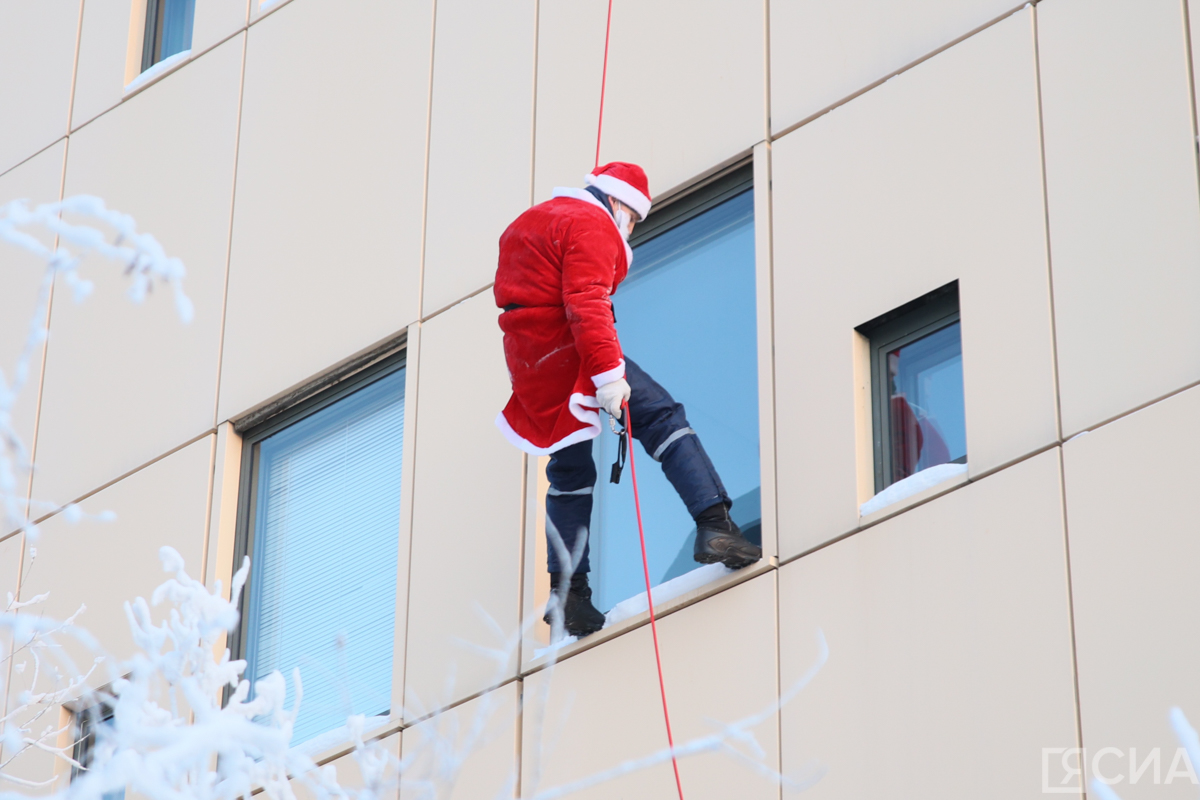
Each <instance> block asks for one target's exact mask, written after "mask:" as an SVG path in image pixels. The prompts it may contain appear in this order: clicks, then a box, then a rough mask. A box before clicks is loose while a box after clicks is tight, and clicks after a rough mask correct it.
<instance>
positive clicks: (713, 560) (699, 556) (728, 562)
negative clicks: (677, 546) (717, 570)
mask: <svg viewBox="0 0 1200 800" xmlns="http://www.w3.org/2000/svg"><path fill="white" fill-rule="evenodd" d="M693 559H694V560H695V561H697V562H698V563H700V564H724V565H725V566H727V567H729V568H730V569H745V568H746V567H748V566H750V565H751V564H753V563H755V562H756V561H761V560H762V556H761V555H760V556H759V557H758V558H736V557H734V556H725V557H724V558H722V557H721V555H720V554H718V553H696V554H695V555H694V556H693Z"/></svg>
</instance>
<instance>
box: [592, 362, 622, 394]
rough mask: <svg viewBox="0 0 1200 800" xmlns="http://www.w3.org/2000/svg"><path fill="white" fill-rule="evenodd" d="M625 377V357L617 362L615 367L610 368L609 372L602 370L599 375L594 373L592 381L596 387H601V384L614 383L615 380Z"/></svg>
mask: <svg viewBox="0 0 1200 800" xmlns="http://www.w3.org/2000/svg"><path fill="white" fill-rule="evenodd" d="M624 377H625V359H623V358H622V359H621V363H620V364H617V365H616V366H615V367H613V368H612V369H610V370H608V371H607V372H601V373H600V374H599V375H593V376H592V383H594V384H595V385H596V388H597V389H599V388H600V387H601V386H603V385H604V384H606V383H612V382H613V381H618V380H620V379H621V378H624Z"/></svg>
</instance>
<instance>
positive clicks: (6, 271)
mask: <svg viewBox="0 0 1200 800" xmlns="http://www.w3.org/2000/svg"><path fill="white" fill-rule="evenodd" d="M65 151H66V143H65V142H64V143H61V144H58V145H55V146H54V147H51V148H48V149H46V150H44V151H43V152H41V153H38V154H37V155H36V156H34V157H33V158H31V159H29V160H28V161H26V162H24V163H23V164H21V165H20V166H18V167H16V168H15V169H12V170H9V171H8V172H6V173H4V174H3V175H0V204H5V203H8V202H9V201H11V200H18V199H22V198H24V199H26V200H28V201H29V203H30V205H31V206H36V205H40V204H41V203H53V202H55V201H57V200H58V198H59V192H60V191H61V188H62V171H63V154H64V153H65ZM23 230H24V232H26V233H29V234H32V235H34V236H36V237H37V238H38V239H39V240H40V241H41V242H42V243H43V244H45V245H46V246H47V247H52V246H53V245H54V237H53V235H51V234H50V233H49V232H47V231H46V230H45V229H38V228H24V229H23ZM45 270H46V265H45V263H44V262H43V261H42V260H41V259H39V258H38V257H37V256H35V255H33V254H32V253H28V252H26V251H25V250H21V249H19V248H17V247H14V246H12V245H10V244H8V243H7V242H5V243H3V244H0V281H3V285H4V291H3V292H0V372H3V374H4V381H5V382H6V384H8V385H9V386H11V382H12V381H13V380H14V379H15V377H16V365H17V360H18V359H19V358H20V356H21V351H22V350H23V349H24V347H25V342H26V339H27V338H28V336H29V325H30V322H31V321H32V320H33V316H34V314H35V312H36V309H37V303H38V294H39V289H40V287H41V284H42V278H43V276H44V275H45ZM39 322H40V323H41V324H43V325H44V324H45V317H44V316H43V318H42V319H41V320H39ZM43 347H44V346H43V345H38V346H37V347H36V348H35V350H34V352H33V354H32V358H31V359H30V364H29V376H28V378H27V379H26V382H25V387H24V389H22V391H21V393H20V395H18V398H17V401H16V403H15V404H14V407H13V414H12V425H13V428H14V429H15V430H16V432H17V435H18V436H20V437H21V440H22V441H23V442H24V444H25V447H26V448H27V449H30V451H31V448H32V447H33V432H34V431H33V429H34V421H35V418H36V416H37V405H38V393H39V392H40V391H41V381H42V352H43ZM7 532H8V531H0V533H7Z"/></svg>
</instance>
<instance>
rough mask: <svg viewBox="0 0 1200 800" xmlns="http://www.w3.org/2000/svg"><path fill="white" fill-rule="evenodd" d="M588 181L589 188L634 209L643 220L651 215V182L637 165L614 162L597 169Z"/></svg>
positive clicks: (589, 176) (588, 177)
mask: <svg viewBox="0 0 1200 800" xmlns="http://www.w3.org/2000/svg"><path fill="white" fill-rule="evenodd" d="M586 180H587V183H588V186H595V187H596V188H597V189H599V190H600V191H602V192H604V193H605V194H606V195H608V196H609V197H615V198H616V199H618V200H620V201H621V202H622V203H624V204H625V205H627V206H629V207H630V208H632V209H633V210H634V211H636V212H637V215H638V217H640V218H641V219H645V218H646V215H647V214H649V213H650V182H649V181H647V180H646V172H645V171H644V170H643V169H642V168H641V167H639V166H638V165H637V164H629V163H626V162H624V161H614V162H612V163H611V164H605V165H604V166H602V167H596V168H595V169H594V170H592V174H590V175H588V176H587V179H586Z"/></svg>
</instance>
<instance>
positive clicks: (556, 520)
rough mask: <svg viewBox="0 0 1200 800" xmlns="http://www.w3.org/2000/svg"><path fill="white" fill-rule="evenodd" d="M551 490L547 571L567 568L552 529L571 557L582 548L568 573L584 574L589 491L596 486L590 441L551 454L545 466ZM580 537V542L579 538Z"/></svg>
mask: <svg viewBox="0 0 1200 800" xmlns="http://www.w3.org/2000/svg"><path fill="white" fill-rule="evenodd" d="M546 478H547V479H548V480H549V481H550V489H549V491H548V492H547V493H546V523H547V524H546V561H547V567H548V568H549V571H550V572H566V571H568V565H566V564H564V563H562V560H561V559H560V558H559V553H558V548H557V547H556V546H555V542H554V536H553V534H552V532H551V526H553V528H554V530H557V531H558V535H559V537H560V538H561V539H562V544H563V545H564V546H565V547H566V549H567V553H568V554H570V555H572V556H573V555H574V553H575V552H576V547H582V548H583V550H582V552H581V553H580V557H579V563H577V564H576V565H575V568H574V570H569V571H571V572H577V573H587V572H589V571H590V570H591V564H590V563H589V561H588V550H589V547H588V542H587V538H588V526H589V525H590V523H591V520H592V491H593V489H594V488H595V486H596V462H595V461H594V460H593V459H592V443H591V441H586V442H579V443H578V444H573V445H570V446H569V447H564V448H563V449H562V450H559V451H558V452H556V453H553V454H551V456H550V463H549V464H547V465H546ZM580 536H582V537H583V541H582V542H580V539H579V537H580Z"/></svg>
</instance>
